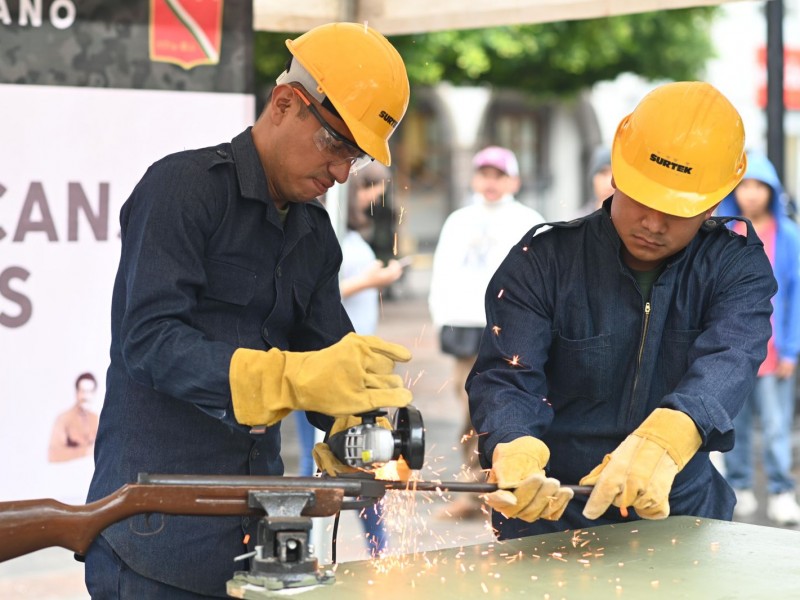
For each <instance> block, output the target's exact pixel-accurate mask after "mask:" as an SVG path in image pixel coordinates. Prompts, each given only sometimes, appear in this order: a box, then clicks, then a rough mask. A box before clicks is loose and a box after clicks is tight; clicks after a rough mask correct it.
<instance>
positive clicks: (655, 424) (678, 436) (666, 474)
mask: <svg viewBox="0 0 800 600" xmlns="http://www.w3.org/2000/svg"><path fill="white" fill-rule="evenodd" d="M701 444H702V439H701V438H700V432H698V431H697V427H696V426H695V424H694V421H692V419H691V418H690V417H689V416H688V415H687V414H685V413H682V412H680V411H677V410H673V409H670V408H657V409H656V410H654V411H653V413H652V414H651V415H650V416H649V417H647V419H645V420H644V423H642V424H641V425H640V426H639V427H638V428H637V429H636V430H635V431H634V432H633V433H631V434H630V435H629V436H628V437H626V438H625V440H624V441H623V442H622V443H621V444H620V445H619V446H618V447H617V449H616V450H614V452H612V453H611V454H607V455H606V456H605V458H604V459H603V462H602V463H600V464H599V465H598V466H596V467H595V468H594V469H592V472H591V473H589V474H588V475H587V476H586V477H584V478H583V479H581V484H582V485H593V486H594V490H592V493H591V495H590V496H589V500H588V502H587V503H586V507H585V508H584V509H583V516H585V517H586V518H587V519H596V518H597V517H599V516H600V515H602V514H603V513H604V512H606V510H607V509H608V507H609V506H610V505H611V504H613V505H614V506H619V507H620V508H621V509H626V508H627V507H628V506H632V507H633V509H634V510H635V511H636V514H637V515H639V516H640V517H642V518H643V519H664V518H666V517H668V516H669V492H670V490H671V489H672V482H673V481H674V480H675V476H676V475H677V474H678V473H679V472H680V470H681V469H682V468H683V467H684V466H685V465H686V463H687V462H689V460H690V459H691V458H692V456H694V455H695V453H696V452H697V451H698V450H699V449H700V445H701ZM623 514H624V510H623Z"/></svg>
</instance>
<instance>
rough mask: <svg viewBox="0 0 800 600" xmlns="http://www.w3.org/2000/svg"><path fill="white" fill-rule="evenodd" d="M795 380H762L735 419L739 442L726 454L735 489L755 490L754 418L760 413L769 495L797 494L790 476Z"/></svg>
mask: <svg viewBox="0 0 800 600" xmlns="http://www.w3.org/2000/svg"><path fill="white" fill-rule="evenodd" d="M794 380H795V378H794V377H789V378H787V379H778V378H777V377H775V376H774V375H764V376H762V377H759V378H758V379H757V381H756V386H755V388H754V389H753V393H752V394H751V395H750V397H749V398H748V399H747V400H746V401H745V403H744V406H743V407H742V410H741V412H740V413H739V414H738V415H737V416H736V418H735V419H734V420H733V425H734V430H735V431H736V442H735V444H734V447H733V449H732V450H731V451H730V452H727V453H726V454H725V470H726V473H727V474H726V478H727V480H728V483H730V484H731V486H732V487H733V488H734V489H737V490H743V489H749V488H752V487H753V448H752V439H753V415H754V414H755V412H756V411H758V414H759V416H760V418H761V428H762V430H763V446H764V470H765V472H766V475H767V492H768V493H770V494H780V493H782V492H787V491H794V479H793V478H792V475H791V470H792V425H793V420H794Z"/></svg>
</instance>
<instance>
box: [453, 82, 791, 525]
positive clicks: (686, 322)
mask: <svg viewBox="0 0 800 600" xmlns="http://www.w3.org/2000/svg"><path fill="white" fill-rule="evenodd" d="M745 167H746V159H745V153H744V131H743V127H742V121H741V118H740V116H739V114H738V113H737V111H736V110H735V109H734V107H733V106H732V105H731V103H730V102H729V101H728V100H727V99H726V98H725V97H724V96H723V95H722V94H721V93H720V92H719V91H717V90H716V89H715V88H713V87H712V86H711V85H709V84H707V83H700V82H680V83H671V84H667V85H663V86H661V87H658V88H656V89H655V90H654V91H652V92H651V93H650V94H648V95H647V96H646V97H645V98H644V99H643V100H642V101H641V102H640V103H639V104H638V106H637V107H636V108H635V109H634V111H633V112H632V113H631V114H630V115H628V116H627V117H625V118H624V119H623V120H622V122H621V123H620V125H619V127H618V129H617V132H616V135H615V138H614V143H613V148H612V159H611V169H612V175H613V187H614V192H613V195H612V196H611V197H610V198H608V199H607V200H606V201H605V203H604V204H603V206H602V208H600V209H599V210H597V211H596V212H594V213H592V214H591V215H589V216H586V217H584V218H581V219H577V220H575V221H571V222H569V223H551V224H550V228H549V229H546V230H541V229H540V228H534V229H532V230H531V231H530V232H529V233H528V234H526V235H525V236H524V237H523V239H522V240H520V242H519V243H518V244H517V245H516V246H515V247H514V248H513V249H512V250H511V252H510V253H509V255H508V257H507V258H506V260H505V262H504V263H503V264H502V265H501V266H500V268H499V269H498V270H497V272H496V273H495V275H494V277H493V279H492V281H491V283H490V284H489V287H488V289H487V292H486V303H485V304H486V315H487V323H488V325H487V328H486V330H485V332H484V334H483V339H482V342H481V350H480V354H479V355H478V359H477V361H476V363H475V366H474V368H473V370H472V373H471V374H470V378H469V380H468V383H467V389H468V392H469V397H470V409H471V415H472V422H473V424H474V426H475V428H476V430H477V432H478V434H479V440H480V451H481V460H482V462H483V465H484V467H486V468H489V469H490V474H489V477H490V479H491V480H492V481H495V482H497V484H498V487H499V488H500V489H499V490H498V491H497V492H494V493H492V494H490V495H489V496H488V498H487V502H488V504H489V505H490V506H491V507H492V508H493V525H494V526H495V527H496V528H497V530H498V535H499V537H501V538H513V537H521V536H525V535H532V534H537V533H544V532H550V531H559V530H565V529H575V528H581V527H588V526H593V525H603V524H609V523H615V522H619V521H621V520H623V519H625V518H627V519H637V518H644V519H661V518H665V517H666V516H668V515H669V514H681V515H696V516H698V517H711V518H717V519H730V518H731V516H732V512H733V506H734V502H735V497H734V493H733V491H732V490H731V488H730V487H729V486H728V484H727V483H726V482H725V480H724V479H723V478H722V476H721V475H720V474H719V473H718V472H717V471H716V470H715V469H714V467H713V466H712V465H711V462H710V461H709V459H708V453H709V452H710V451H712V450H719V451H723V452H724V451H726V450H729V449H730V448H731V447H732V445H733V441H734V431H733V418H734V416H735V415H736V414H737V412H738V411H739V409H740V408H741V406H742V404H743V402H744V400H745V399H746V398H747V396H748V394H749V392H750V390H751V389H752V387H753V385H754V383H755V379H756V373H757V371H758V367H759V365H760V364H761V362H762V361H763V359H764V357H765V355H766V348H767V340H768V339H769V337H770V315H771V313H772V306H771V303H770V299H771V298H772V296H773V295H774V294H775V291H776V283H775V279H774V277H773V276H772V270H771V268H770V264H769V261H768V259H767V256H766V254H765V252H764V248H763V246H762V244H761V242H760V241H759V239H758V237H757V236H756V235H755V233H754V230H753V228H752V226H751V225H750V224H749V222H748V223H747V226H746V235H736V234H733V233H731V231H730V230H729V229H728V228H727V227H725V223H726V222H727V221H728V220H729V219H728V218H714V217H712V216H711V215H712V212H713V211H714V208H715V207H716V206H717V204H718V203H719V202H720V201H721V200H722V199H723V198H724V197H725V196H726V195H727V194H728V193H729V192H730V191H731V190H732V189H733V188H734V187H735V186H736V184H737V183H738V182H739V180H740V179H741V178H742V176H743V175H744V172H745ZM578 483H580V484H584V485H591V486H594V487H593V490H592V492H591V494H590V495H588V497H587V496H578V495H573V492H572V490H571V489H568V488H565V487H563V485H564V484H578Z"/></svg>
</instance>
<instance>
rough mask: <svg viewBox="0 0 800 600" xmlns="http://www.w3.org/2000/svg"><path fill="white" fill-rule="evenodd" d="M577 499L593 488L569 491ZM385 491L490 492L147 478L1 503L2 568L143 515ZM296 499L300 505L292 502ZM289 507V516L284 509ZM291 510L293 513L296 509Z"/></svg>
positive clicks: (473, 485) (473, 487) (423, 485)
mask: <svg viewBox="0 0 800 600" xmlns="http://www.w3.org/2000/svg"><path fill="white" fill-rule="evenodd" d="M568 487H572V488H573V489H574V490H575V493H578V494H580V493H584V494H586V493H588V492H589V491H590V490H591V488H588V487H585V486H568ZM387 489H392V490H405V489H408V490H410V491H417V492H423V491H441V492H445V491H450V492H473V493H489V492H492V491H494V490H496V489H497V486H496V485H494V484H488V483H478V482H431V481H409V482H404V481H381V480H375V479H369V478H348V477H337V478H324V477H270V476H254V475H247V476H226V475H148V474H140V475H139V478H138V482H137V483H129V484H125V485H123V486H122V487H121V488H120V489H118V490H117V491H116V492H114V493H112V494H110V495H109V496H106V497H105V498H101V499H100V500H97V501H95V502H91V503H89V504H86V505H82V506H73V505H69V504H63V503H61V502H58V501H56V500H53V499H49V498H48V499H41V500H14V501H11V502H0V539H2V540H3V542H2V544H0V562H3V561H6V560H10V559H12V558H16V557H18V556H22V555H24V554H28V553H29V552H35V551H36V550H41V549H43V548H48V547H51V546H61V547H62V548H66V549H67V550H71V551H72V552H75V553H76V554H79V555H83V554H85V553H86V551H87V550H88V549H89V546H90V545H91V544H92V542H93V541H94V539H95V538H96V537H97V536H98V535H99V534H100V532H101V531H103V530H104V529H105V528H106V527H108V526H109V525H112V524H114V523H116V522H117V521H121V520H122V519H125V518H127V517H131V516H134V515H138V514H144V513H161V514H168V515H204V516H209V515H218V516H237V515H238V516H244V515H251V516H252V515H260V516H263V515H264V514H268V515H269V516H275V515H278V516H280V515H287V514H289V512H291V511H294V513H295V514H296V516H303V517H329V516H333V515H335V514H336V513H338V512H339V511H341V510H354V509H359V510H360V509H361V508H364V507H366V506H370V505H372V504H374V503H375V502H377V501H378V500H380V499H381V498H382V497H383V496H384V494H385V492H386V490H387ZM298 494H299V495H300V497H301V499H300V500H297V498H298ZM289 504H292V505H293V508H291V509H288V508H287V505H289ZM295 505H296V506H295Z"/></svg>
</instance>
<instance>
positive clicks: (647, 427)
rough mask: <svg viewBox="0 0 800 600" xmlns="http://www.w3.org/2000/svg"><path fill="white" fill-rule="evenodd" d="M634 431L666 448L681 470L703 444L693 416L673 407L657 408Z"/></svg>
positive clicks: (635, 433)
mask: <svg viewBox="0 0 800 600" xmlns="http://www.w3.org/2000/svg"><path fill="white" fill-rule="evenodd" d="M633 433H634V435H638V436H640V437H643V438H645V439H648V440H651V441H653V442H655V443H656V444H658V445H659V446H661V447H662V448H664V449H665V450H666V451H667V453H668V454H669V455H670V457H671V458H672V460H674V461H675V464H677V465H678V470H679V471H680V470H681V469H683V467H684V466H686V463H687V462H689V461H690V460H691V458H692V457H693V456H694V455H695V453H696V452H697V451H698V450H699V449H700V446H701V445H702V444H703V439H702V438H701V437H700V432H699V431H698V430H697V426H696V425H695V424H694V421H692V419H691V417H689V415H687V414H686V413H683V412H681V411H679V410H673V409H671V408H657V409H656V410H654V411H653V413H652V414H651V415H650V416H649V417H647V418H646V419H645V420H644V423H642V424H641V425H640V426H639V427H638V428H637V429H636V431H634V432H633Z"/></svg>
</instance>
